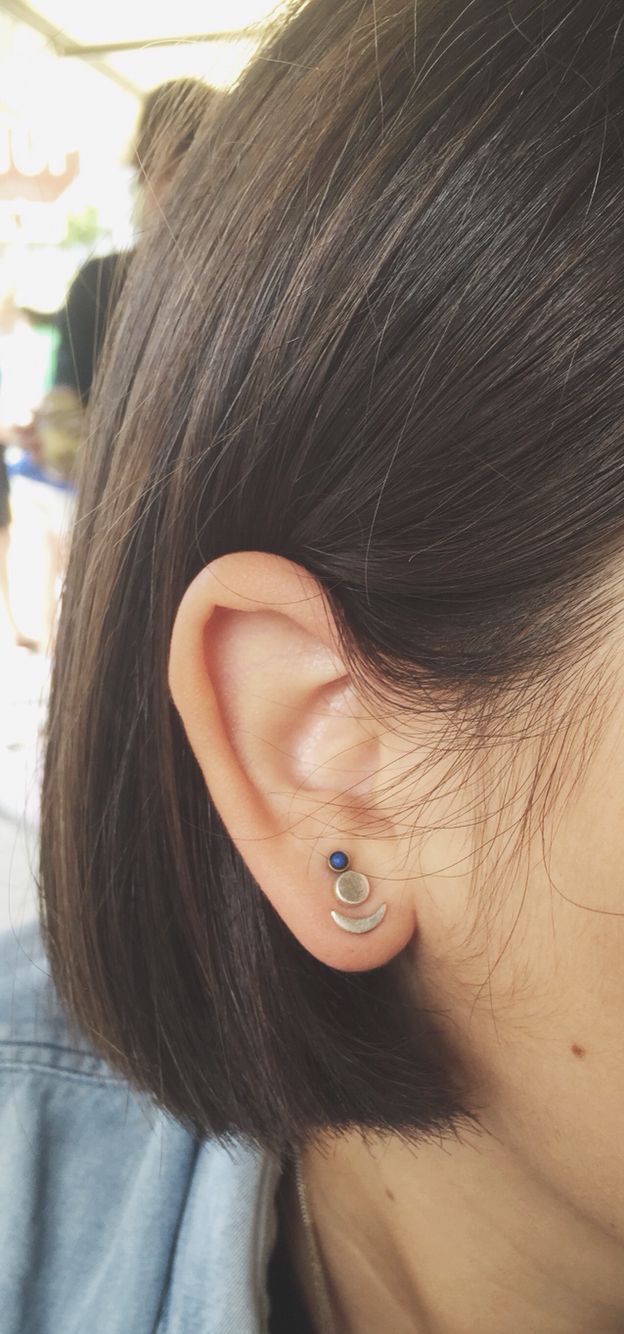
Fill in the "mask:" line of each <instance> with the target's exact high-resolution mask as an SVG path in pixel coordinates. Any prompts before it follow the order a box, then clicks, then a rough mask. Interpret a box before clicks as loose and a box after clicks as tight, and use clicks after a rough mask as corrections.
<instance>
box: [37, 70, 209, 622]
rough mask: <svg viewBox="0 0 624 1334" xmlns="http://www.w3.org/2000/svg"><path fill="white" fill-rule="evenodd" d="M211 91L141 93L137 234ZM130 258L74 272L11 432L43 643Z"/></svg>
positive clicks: (185, 82) (188, 86)
mask: <svg viewBox="0 0 624 1334" xmlns="http://www.w3.org/2000/svg"><path fill="white" fill-rule="evenodd" d="M219 96H220V94H219V93H217V92H216V91H215V90H214V89H212V88H210V87H209V86H208V85H207V84H205V83H202V82H201V81H200V80H198V79H172V80H169V81H168V82H166V83H163V84H161V85H160V86H159V87H157V88H155V89H154V90H153V91H152V92H151V93H149V94H148V95H147V97H146V98H145V101H144V103H143V107H142V110H141V116H140V119H139V124H138V128H137V132H136V138H135V145H134V150H133V155H132V164H133V167H134V169H135V173H136V185H137V227H138V231H139V233H142V232H144V231H145V230H146V229H147V228H149V226H150V225H151V224H152V223H153V220H154V218H155V217H156V215H157V214H158V212H159V210H160V209H161V208H162V204H163V201H164V200H165V198H166V195H167V192H168V190H169V189H170V188H171V186H172V183H173V180H174V177H175V173H176V171H177V169H178V167H179V166H180V163H181V161H182V159H183V157H184V154H185V153H186V152H187V151H188V149H189V148H190V145H191V144H192V142H193V139H194V137H195V135H196V133H197V131H198V128H199V126H200V124H201V122H202V120H203V118H204V117H205V116H206V115H207V113H208V112H209V111H210V110H212V109H214V106H215V104H216V102H217V100H218V98H219ZM131 259H132V252H114V253H112V254H110V255H104V256H96V257H94V258H92V259H90V260H88V261H87V262H86V264H84V265H83V266H82V268H81V269H80V270H79V272H78V273H77V275H76V277H75V278H74V280H73V282H72V285H71V287H70V290H69V294H68V297H67V302H66V304H65V306H64V308H63V310H62V311H61V312H60V314H59V317H58V328H59V333H60V337H59V343H58V350H57V355H56V364H55V368H54V374H53V385H52V387H51V388H50V390H49V391H48V393H47V394H46V395H45V397H44V399H43V400H42V402H41V404H40V405H39V407H38V409H37V411H36V413H35V415H34V418H33V421H32V423H31V425H30V426H29V427H27V428H26V429H24V430H22V431H21V432H20V433H19V436H20V440H21V444H22V446H23V448H24V450H25V453H26V455H27V457H25V458H24V459H23V460H22V461H21V462H20V463H18V464H17V465H16V466H15V468H14V471H15V473H16V475H17V474H19V475H21V476H22V477H26V478H28V479H29V480H30V481H32V482H35V483H37V484H38V492H37V495H38V500H37V510H38V513H39V517H40V524H41V529H42V533H43V541H44V550H45V553H46V561H45V570H44V644H45V646H46V648H49V647H50V645H51V643H52V640H53V635H54V625H55V620H56V612H57V600H58V589H59V582H60V578H61V575H62V572H63V569H64V567H65V563H66V559H67V552H68V540H69V537H70V534H71V522H72V515H73V509H74V491H75V482H76V471H77V468H79V466H80V449H81V445H82V442H83V436H84V428H85V410H86V408H87V405H88V402H89V397H90V393H91V386H92V383H93V378H94V375H95V372H96V368H97V365H98V361H99V359H100V354H101V351H102V346H103V342H104V336H105V333H106V329H107V326H108V323H109V320H110V318H111V316H112V314H113V311H114V307H115V303H116V301H117V300H118V299H119V297H120V295H121V292H122V289H123V283H124V278H125V275H126V272H127V268H128V265H129V263H130V262H131Z"/></svg>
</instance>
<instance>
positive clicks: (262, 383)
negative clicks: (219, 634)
mask: <svg viewBox="0 0 624 1334" xmlns="http://www.w3.org/2000/svg"><path fill="white" fill-rule="evenodd" d="M416 19H417V20H418V27H417V28H416V26H415V24H416ZM623 76H624V37H623V33H622V9H621V3H620V0H612V2H611V3H608V2H607V3H604V2H602V3H597V0H577V2H576V3H574V2H573V0H540V3H535V0H506V2H505V3H504V4H499V3H495V2H494V0H472V2H471V3H469V4H468V5H466V4H463V3H461V4H460V3H459V2H458V0H421V3H420V4H418V5H416V6H415V5H414V4H413V3H412V0H410V2H409V3H401V0H376V3H366V0H340V2H339V3H336V0H309V3H307V4H302V5H300V6H295V12H294V14H293V15H292V17H291V19H290V21H289V22H288V23H287V25H286V26H285V27H284V29H283V31H282V32H281V33H280V34H278V36H276V37H275V38H274V39H273V45H272V46H271V47H270V48H269V49H268V50H266V51H264V52H263V53H261V55H260V57H259V58H258V59H256V60H255V61H254V62H253V64H252V65H251V67H250V68H249V70H248V71H247V72H246V74H245V75H244V77H243V78H242V80H241V82H240V85H239V86H238V88H237V89H235V91H234V92H233V93H232V94H231V96H230V97H229V98H228V99H227V104H226V106H225V108H224V111H223V113H222V114H221V115H218V116H217V117H216V119H215V120H214V121H212V122H211V124H210V126H207V127H206V128H205V130H204V129H202V131H201V132H200V134H199V135H198V136H197V138H196V139H195V141H194V144H193V146H192V147H191V149H190V150H189V153H188V155H187V157H186V158H185V160H184V163H183V164H182V166H181V168H180V175H179V189H177V190H176V191H175V198H173V199H171V200H170V201H168V203H167V207H166V217H164V218H163V219H162V221H161V224H160V225H159V227H158V229H157V231H156V234H155V235H151V236H150V238H149V240H148V242H147V243H146V245H145V247H144V250H143V253H140V254H139V256H138V258H137V261H136V263H135V265H134V267H133V269H132V272H131V274H130V277H129V279H128V283H127V288H126V291H125V293H124V310H123V312H122V313H121V315H120V317H119V318H118V319H117V321H116V327H115V329H114V332H113V336H112V340H111V343H110V346H109V350H108V364H107V367H106V370H105V374H104V376H103V379H102V381H101V383H100V385H99V390H98V393H97V395H96V403H95V405H94V410H93V413H92V418H91V440H90V444H89V450H90V457H89V461H88V467H87V470H86V471H87V477H86V480H85V484H84V486H83V490H82V497H81V504H80V517H79V521H78V525H77V531H76V536H75V540H74V545H73V551H72V557H71V563H70V569H69V575H68V579H67V586H66V590H65V598H64V606H63V614H62V622H61V627H60V634H59V640H58V651H57V659H56V665H55V672H54V682H53V692H52V703H51V713H50V728H49V742H48V751H47V764H46V773H45V784H44V802H43V828H42V853H41V860H42V886H43V909H44V922H45V928H46V934H47V943H48V948H49V952H50V958H51V964H52V970H53V975H54V978H55V981H56V984H57V986H58V988H59V991H60V994H61V996H62V998H63V999H64V1001H65V1003H66V1005H67V1007H68V1009H69V1010H70V1012H71V1013H72V1014H73V1015H74V1016H75V1018H76V1020H77V1022H78V1023H79V1025H80V1026H81V1027H82V1029H84V1030H85V1031H86V1033H87V1034H88V1035H89V1037H90V1038H91V1039H92V1041H93V1042H94V1043H95V1044H96V1045H97V1047H98V1048H99V1049H100V1050H101V1051H102V1052H103V1053H104V1055H105V1056H106V1058H107V1059H108V1061H109V1062H110V1063H111V1065H112V1066H114V1067H115V1068H116V1069H118V1070H120V1071H121V1072H123V1074H124V1075H126V1076H128V1078H129V1079H130V1080H131V1081H132V1082H133V1083H134V1084H135V1085H136V1086H137V1087H139V1088H142V1089H146V1090H148V1091H149V1092H150V1093H151V1094H152V1095H153V1096H154V1098H155V1099H156V1100H157V1101H158V1102H159V1103H160V1104H161V1105H163V1106H164V1107H166V1108H168V1109H169V1110H170V1111H171V1112H172V1113H173V1114H174V1115H176V1116H178V1117H181V1118H182V1119H184V1120H185V1121H187V1122H189V1123H190V1124H192V1125H194V1126H196V1127H198V1128H199V1129H200V1130H203V1131H206V1130H208V1131H213V1132H216V1133H218V1134H230V1133H234V1132H240V1131H242V1132H245V1133H247V1134H249V1135H251V1136H252V1137H253V1138H255V1139H256V1140H258V1141H259V1142H261V1143H265V1144H272V1145H278V1146H279V1145H282V1144H284V1143H285V1142H287V1141H290V1140H296V1139H298V1138H299V1137H300V1136H301V1135H303V1134H305V1132H306V1130H308V1129H309V1128H310V1127H318V1126H334V1127H341V1126H346V1125H349V1124H353V1123H358V1124H360V1125H362V1126H368V1127H379V1128H381V1127H391V1128H395V1129H399V1130H403V1131H406V1132H409V1133H425V1132H427V1131H432V1130H433V1131H435V1130H439V1129H440V1128H444V1127H447V1128H448V1127H449V1126H452V1125H454V1124H457V1123H458V1122H459V1121H461V1118H462V1116H463V1115H464V1113H467V1111H468V1109H467V1108H466V1107H465V1106H464V1103H463V1100H462V1097H461V1096H460V1093H458V1091H457V1087H456V1080H455V1077H454V1073H453V1072H454V1070H455V1068H456V1066H455V1064H454V1062H453V1060H452V1059H451V1058H450V1057H449V1054H448V1053H447V1052H445V1050H444V1047H443V1044H442V1040H441V1038H440V1037H439V1034H438V1033H437V1029H436V1024H435V1017H433V1016H431V1015H427V1014H425V1013H423V1012H422V1010H421V1009H420V1008H419V1006H418V1004H416V1003H415V1001H414V1000H413V999H412V1000H411V1002H408V1001H407V1000H406V999H405V998H404V996H403V993H402V990H401V981H402V968H403V962H404V961H401V960H398V961H396V962H395V963H394V964H392V965H389V966H388V967H386V968H384V969H380V970H378V971H376V972H371V973H366V974H361V975H353V974H347V975H343V974H341V973H339V972H335V971H332V970H331V969H328V968H326V967H324V966H323V965H322V964H320V963H318V962H317V961H316V960H315V959H314V958H312V957H310V956H309V955H307V954H306V952H305V951H304V950H303V949H302V948H301V947H300V946H299V945H298V943H297V942H296V941H295V940H294V939H293V937H292V936H291V935H290V933H289V932H288V930H287V929H286V928H285V926H284V925H283V923H282V922H281V920H280V919H279V918H278V917H277V915H276V914H275V913H274V911H273V910H272V908H271V906H270V905H269V903H268V902H267V900H266V898H265V897H264V895H263V894H262V893H261V891H260V889H259V888H258V886H257V885H256V884H255V883H254V882H253V880H252V879H251V877H250V875H249V873H248V871H247V869H246V867H245V865H244V863H243V861H242V859H241V857H240V855H239V853H238V851H237V850H236V848H235V847H234V846H233V845H232V843H231V841H230V840H229V838H228V835H227V831H226V830H225V829H224V827H223V825H222V824H221V822H220V819H219V817H218V815H217V812H216V810H215V808H214V806H213V804H212V803H211V800H210V796H209V794H207V793H206V790H205V787H204V784H203V781H202V777H201V774H200V771H199V768H198V766H197V765H196V763H195V760H194V758H193V756H192V753H191V751H190V748H189V746H188V744H187V741H186V738H185V736H184V733H183V730H182V727H181V725H180V722H179V719H178V717H177V715H176V713H175V711H174V709H173V706H172V704H171V701H170V699H169V696H168V690H167V657H168V649H169V640H170V635H171V629H172V624H173V620H174V617H175V613H176V610H177V608H178V605H179V603H180V600H181V598H182V596H183V593H184V591H185V589H186V588H187V586H188V584H189V582H190V581H191V580H192V579H193V577H194V576H195V575H196V574H197V572H198V571H199V570H200V569H201V567H202V566H203V565H204V564H205V563H206V562H208V561H210V560H211V559H213V558H214V557H216V556H218V555H220V554H222V553H224V552H227V551H232V550H262V551H270V552H276V553H279V554H281V555H284V556H286V557H289V558H290V559H292V560H293V561H296V562H299V563H300V564H301V565H302V566H304V567H305V568H306V569H307V570H309V571H311V572H312V574H313V575H315V576H316V577H317V578H318V579H319V580H320V581H321V583H322V585H323V586H324V588H325V589H326V590H327V594H328V597H329V598H330V600H331V604H332V606H333V608H334V611H335V613H336V616H337V620H338V624H339V626H340V632H341V635H342V637H343V639H344V644H345V651H346V652H347V653H348V654H349V655H350V658H351V660H352V661H353V662H354V663H357V664H359V668H360V669H361V671H362V672H363V674H365V675H366V676H367V677H368V678H369V679H370V680H371V681H373V682H375V681H376V682H381V683H382V684H383V685H384V687H385V686H387V687H388V688H392V689H394V690H397V689H398V690H400V691H401V692H403V694H404V695H405V697H406V698H408V699H411V700H415V699H417V698H418V695H419V692H422V691H424V690H429V689H431V687H435V688H436V689H438V690H439V689H440V687H443V688H444V690H446V691H447V692H448V694H449V696H452V697H453V698H454V699H458V700H459V699H463V700H466V699H467V698H468V697H469V696H470V697H471V698H473V699H485V700H487V698H488V697H489V696H490V695H491V694H492V693H496V692H497V691H499V690H501V689H506V688H507V687H509V686H511V685H512V684H513V683H514V682H516V683H518V682H521V681H522V680H530V681H531V682H532V683H533V686H534V685H535V682H536V681H539V680H540V677H541V676H544V677H545V676H549V677H552V665H553V663H556V662H557V661H559V660H561V657H562V655H565V653H566V652H567V653H568V654H569V651H570V647H571V646H572V647H573V650H574V652H575V653H580V652H581V649H582V646H583V644H584V642H585V641H584V638H583V635H584V629H585V628H586V625H587V624H589V622H590V620H592V617H593V610H594V609H595V605H596V597H597V596H598V594H599V591H600V587H601V578H600V575H601V572H602V571H603V570H604V568H605V564H606V562H607V560H608V559H610V558H611V556H612V553H613V551H614V549H615V548H616V547H617V546H619V545H620V544H621V542H622V538H623V530H624V450H623V449H622V440H621V437H622V429H623V426H622V423H623V421H624V376H623V375H622V360H621V354H622V351H623V334H624V302H623V301H622V227H623V220H624V190H623V188H622V180H623V177H622V161H623V148H622V142H623V134H624V115H623V112H624V77H623ZM593 619H594V620H595V616H594V617H593ZM416 985H417V978H416Z"/></svg>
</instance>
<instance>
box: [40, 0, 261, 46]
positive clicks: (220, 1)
mask: <svg viewBox="0 0 624 1334" xmlns="http://www.w3.org/2000/svg"><path fill="white" fill-rule="evenodd" d="M31 8H33V9H35V10H37V11H38V12H39V13H40V14H44V15H45V17H46V18H47V19H48V20H49V21H50V22H51V23H53V24H54V25H55V26H56V27H58V28H60V29H62V31H63V32H65V33H67V34H68V36H70V37H73V39H74V41H76V42H80V43H81V44H83V45H85V46H86V45H90V46H91V45H99V44H101V43H104V42H108V41H115V42H137V41H138V42H146V43H148V42H150V41H154V40H155V39H156V38H159V37H187V36H196V35H197V34H199V33H206V32H234V31H235V30H236V29H237V28H247V27H250V26H251V25H252V24H256V23H264V22H266V21H267V20H268V19H269V18H270V17H271V16H272V15H273V14H275V13H278V12H279V10H281V9H283V8H284V0H281V2H279V3H278V0H176V3H175V4H174V5H166V6H165V5H162V4H159V3H158V0H132V3H128V0H107V4H106V5H96V4H94V3H86V0H39V3H36V0H35V3H34V4H31Z"/></svg>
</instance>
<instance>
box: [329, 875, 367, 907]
mask: <svg viewBox="0 0 624 1334" xmlns="http://www.w3.org/2000/svg"><path fill="white" fill-rule="evenodd" d="M334 894H335V895H336V898H337V899H338V902H339V903H347V904H349V906H350V907H353V904H354V903H364V902H365V901H366V899H367V898H368V896H369V894H370V885H369V883H368V880H367V879H366V876H365V875H361V874H360V872H359V871H343V872H342V875H339V876H338V878H337V880H336V883H335V885H334Z"/></svg>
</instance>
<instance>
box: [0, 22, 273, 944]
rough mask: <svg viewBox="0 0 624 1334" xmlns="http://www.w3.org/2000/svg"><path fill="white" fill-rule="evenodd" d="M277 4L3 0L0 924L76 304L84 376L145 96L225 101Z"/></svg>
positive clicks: (11, 858)
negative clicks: (203, 94)
mask: <svg viewBox="0 0 624 1334" xmlns="http://www.w3.org/2000/svg"><path fill="white" fill-rule="evenodd" d="M283 8H284V4H283V3H280V4H276V3H275V0H273V3H270V2H269V0H222V2H219V0H177V2H176V4H175V5H170V6H169V5H168V6H164V5H158V4H155V3H154V0H108V3H107V4H106V5H105V6H101V5H95V4H90V3H88V0H39V2H38V3H36V4H26V3H22V2H21V0H7V2H6V3H2V0H0V461H1V462H2V494H1V495H0V687H1V689H0V929H4V928H6V927H10V928H11V929H13V930H17V929H19V927H20V926H21V925H22V923H23V922H24V921H25V920H28V919H29V918H30V917H32V915H33V913H34V911H35V890H34V874H35V872H36V842H37V824H38V790H39V773H40V762H41V738H42V732H43V727H44V721H45V708H46V696H47V690H48V682H49V674H50V663H51V657H52V653H53V642H54V626H55V620H56V616H57V613H58V600H59V596H60V591H61V587H62V576H63V565H64V561H65V559H66V554H67V549H68V545H69V540H70V537H71V523H72V514H73V497H74V493H75V485H74V479H73V476H72V473H71V468H70V467H69V466H67V465H66V457H67V456H68V455H71V452H72V449H71V446H72V440H73V438H74V435H75V436H76V438H77V437H78V436H79V434H80V430H81V429H82V426H81V423H82V418H83V411H84V407H85V405H86V400H87V398H88V387H89V386H88V384H87V385H86V386H85V384H84V382H83V379H81V378H80V376H78V380H77V382H76V383H74V382H73V379H72V369H71V366H70V369H69V370H67V369H65V370H64V371H63V370H62V362H63V354H64V352H65V356H66V361H67V355H66V354H67V347H65V348H64V340H65V343H67V336H68V320H69V316H68V311H70V310H71V309H72V303H73V306H76V303H78V304H80V306H81V309H80V312H79V316H77V317H76V323H75V324H72V326H71V328H70V329H69V333H70V334H71V337H70V339H69V343H70V350H71V357H72V365H73V368H74V370H76V367H77V366H78V363H79V361H80V358H81V355H82V356H83V360H84V357H85V356H86V359H87V360H88V361H89V363H90V362H91V360H92V359H93V352H94V347H93V343H94V337H95V334H94V329H95V325H94V322H93V321H94V320H95V321H96V323H97V320H98V318H100V317H102V316H105V314H106V311H105V309H104V304H105V300H106V301H107V300H108V299H109V286H108V285H107V284H108V278H106V275H107V273H108V268H107V265H108V263H109V260H111V259H113V260H114V261H115V266H116V265H117V260H118V258H119V256H120V255H125V254H126V253H129V252H131V251H132V246H133V243H134V239H135V230H136V228H137V226H138V225H140V224H139V223H138V222H137V219H138V218H140V217H141V210H140V207H138V205H137V195H138V194H139V193H140V189H141V182H140V180H139V179H138V173H137V143H138V142H142V140H141V139H140V136H139V139H137V135H138V134H139V130H140V127H141V122H142V116H143V115H144V107H145V106H146V98H149V95H150V94H151V93H152V92H153V90H154V89H157V88H159V87H160V85H162V84H166V83H169V81H171V80H180V79H184V80H193V81H199V82H200V83H201V85H202V88H203V87H204V86H205V87H206V88H207V89H208V90H214V92H215V93H220V94H222V95H224V96H225V95H227V91H228V90H229V89H230V88H231V87H232V85H233V84H234V83H235V82H236V80H237V78H238V77H239V75H240V73H241V71H242V70H243V69H244V67H245V65H246V64H247V63H248V61H249V60H250V59H251V58H252V56H253V55H254V53H255V51H256V50H257V48H258V46H259V43H260V42H261V40H262V38H263V36H264V35H265V33H266V31H267V29H268V28H269V27H270V25H271V23H272V22H273V21H274V20H275V19H276V18H277V17H278V16H279V12H280V10H282V9H283ZM184 86H185V87H187V88H188V87H191V85H190V84H185V85H184ZM193 87H194V88H195V87H196V85H195V84H193ZM161 109H162V108H161ZM142 151H143V150H142ZM158 188H160V186H159V187H158ZM152 193H154V191H152ZM107 257H108V259H107ZM94 261H97V263H94ZM105 278H106V281H104V280H105ZM89 303H90V304H89ZM72 318H73V317H72ZM81 343H82V344H84V346H81ZM59 441H60V443H59Z"/></svg>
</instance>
